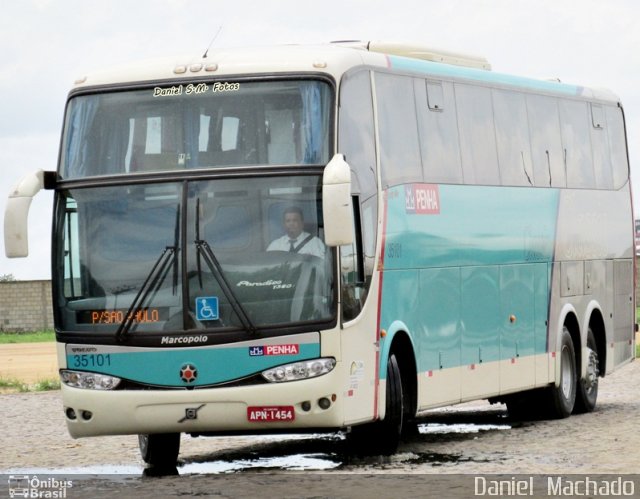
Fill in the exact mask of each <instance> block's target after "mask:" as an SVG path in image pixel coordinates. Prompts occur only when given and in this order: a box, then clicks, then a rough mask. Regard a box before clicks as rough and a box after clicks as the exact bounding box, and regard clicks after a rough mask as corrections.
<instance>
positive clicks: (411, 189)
mask: <svg viewBox="0 0 640 499" xmlns="http://www.w3.org/2000/svg"><path fill="white" fill-rule="evenodd" d="M404 205H405V209H406V211H407V213H409V214H413V215H439V214H440V193H439V191H438V186H437V185H435V184H411V185H405V187H404Z"/></svg>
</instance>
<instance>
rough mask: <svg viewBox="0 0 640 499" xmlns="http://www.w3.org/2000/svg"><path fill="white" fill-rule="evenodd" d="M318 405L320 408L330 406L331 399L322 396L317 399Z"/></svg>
mask: <svg viewBox="0 0 640 499" xmlns="http://www.w3.org/2000/svg"><path fill="white" fill-rule="evenodd" d="M318 405H319V406H320V409H325V410H327V409H328V408H329V407H331V401H330V400H329V399H328V398H327V397H322V398H321V399H320V400H318Z"/></svg>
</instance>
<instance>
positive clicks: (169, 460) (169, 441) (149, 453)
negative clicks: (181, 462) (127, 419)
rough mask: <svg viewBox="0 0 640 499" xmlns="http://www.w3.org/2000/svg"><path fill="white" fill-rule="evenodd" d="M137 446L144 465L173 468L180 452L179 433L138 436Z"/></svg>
mask: <svg viewBox="0 0 640 499" xmlns="http://www.w3.org/2000/svg"><path fill="white" fill-rule="evenodd" d="M138 445H139V447H140V454H141V456H142V459H143V460H144V462H145V463H147V464H149V465H151V466H153V467H157V468H171V467H175V466H176V463H177V461H178V454H179V452H180V433H154V434H151V435H138Z"/></svg>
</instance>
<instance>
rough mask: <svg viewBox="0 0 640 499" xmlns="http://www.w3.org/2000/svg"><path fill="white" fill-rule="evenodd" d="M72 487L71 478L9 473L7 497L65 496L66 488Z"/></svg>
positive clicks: (53, 498) (53, 497) (54, 498)
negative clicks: (63, 478) (62, 478)
mask: <svg viewBox="0 0 640 499" xmlns="http://www.w3.org/2000/svg"><path fill="white" fill-rule="evenodd" d="M72 487H73V481H72V480H60V479H58V478H54V477H47V478H40V477H38V476H37V475H33V476H31V475H9V497H34V498H35V497H42V498H52V499H57V498H65V497H67V489H70V488H72Z"/></svg>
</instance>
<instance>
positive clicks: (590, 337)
mask: <svg viewBox="0 0 640 499" xmlns="http://www.w3.org/2000/svg"><path fill="white" fill-rule="evenodd" d="M585 362H586V363H587V373H586V377H585V378H584V379H581V380H580V381H579V382H578V388H577V393H576V405H575V408H574V409H573V412H575V413H583V412H591V411H593V410H594V409H595V408H596V401H597V399H598V375H599V374H600V362H599V359H598V350H597V346H596V337H595V335H594V334H593V331H592V330H591V328H589V331H588V332H587V357H586V359H585Z"/></svg>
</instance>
